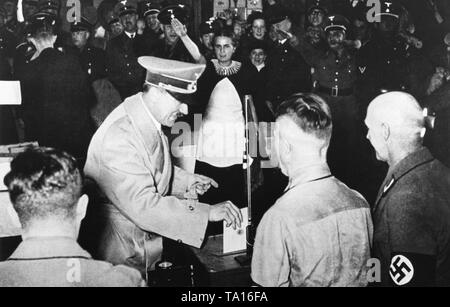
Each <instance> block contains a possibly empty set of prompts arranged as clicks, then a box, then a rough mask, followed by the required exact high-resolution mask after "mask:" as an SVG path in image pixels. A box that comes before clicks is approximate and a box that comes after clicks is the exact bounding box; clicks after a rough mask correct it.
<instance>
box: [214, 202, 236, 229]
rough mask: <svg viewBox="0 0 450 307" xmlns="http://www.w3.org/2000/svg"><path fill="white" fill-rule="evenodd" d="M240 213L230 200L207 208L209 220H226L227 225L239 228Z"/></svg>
mask: <svg viewBox="0 0 450 307" xmlns="http://www.w3.org/2000/svg"><path fill="white" fill-rule="evenodd" d="M242 220H243V217H242V213H241V210H239V209H238V208H237V207H236V206H235V205H233V203H232V202H231V201H226V202H223V203H220V204H217V205H212V206H211V208H210V210H209V221H210V222H220V221H226V223H227V224H226V225H227V227H230V226H232V227H233V229H235V230H236V229H238V228H241V224H242Z"/></svg>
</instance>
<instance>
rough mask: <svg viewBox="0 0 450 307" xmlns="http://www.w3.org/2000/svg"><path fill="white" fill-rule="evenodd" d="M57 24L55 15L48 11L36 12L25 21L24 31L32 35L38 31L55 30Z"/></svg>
mask: <svg viewBox="0 0 450 307" xmlns="http://www.w3.org/2000/svg"><path fill="white" fill-rule="evenodd" d="M56 26H57V17H56V16H55V15H54V14H51V13H48V12H38V13H35V14H33V15H31V16H30V18H29V20H28V21H27V22H26V23H25V33H26V35H27V36H33V35H35V34H36V33H37V32H39V31H48V32H52V33H54V32H55V29H56Z"/></svg>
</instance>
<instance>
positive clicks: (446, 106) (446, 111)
mask: <svg viewBox="0 0 450 307" xmlns="http://www.w3.org/2000/svg"><path fill="white" fill-rule="evenodd" d="M421 103H422V105H423V106H424V107H428V108H429V109H430V111H431V112H435V113H436V123H435V127H434V129H432V130H431V129H429V130H428V132H427V135H426V138H425V141H426V144H427V146H428V148H430V150H431V152H432V153H433V155H434V156H435V157H436V158H437V159H438V160H440V161H441V162H442V163H444V164H445V165H446V166H447V167H450V137H449V136H450V82H447V83H445V84H444V85H443V86H442V87H441V88H440V89H438V90H437V91H435V92H434V93H432V94H431V95H429V96H427V97H425V98H424V99H423V100H422V101H421Z"/></svg>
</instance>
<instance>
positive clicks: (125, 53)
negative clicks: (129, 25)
mask: <svg viewBox="0 0 450 307" xmlns="http://www.w3.org/2000/svg"><path fill="white" fill-rule="evenodd" d="M138 42H139V38H138V37H136V38H135V39H134V40H132V39H130V38H129V37H128V36H127V35H126V34H125V32H124V33H122V34H120V35H119V36H117V37H115V38H113V39H112V40H111V41H110V42H109V43H108V46H107V47H106V57H107V67H108V79H109V80H110V81H111V83H112V84H113V85H114V86H115V87H116V88H117V90H118V91H119V93H120V96H121V97H122V99H125V98H127V97H130V96H132V95H134V94H137V93H138V92H140V91H141V90H142V85H143V84H144V77H145V69H144V68H143V67H141V66H140V65H139V63H138V62H137V57H138V55H139V50H137V49H138V48H137V45H138Z"/></svg>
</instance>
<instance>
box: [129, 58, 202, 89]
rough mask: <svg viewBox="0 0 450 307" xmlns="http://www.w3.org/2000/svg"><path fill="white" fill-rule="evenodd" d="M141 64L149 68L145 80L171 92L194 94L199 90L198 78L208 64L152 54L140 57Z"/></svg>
mask: <svg viewBox="0 0 450 307" xmlns="http://www.w3.org/2000/svg"><path fill="white" fill-rule="evenodd" d="M138 62H139V64H140V65H141V66H142V67H144V68H145V69H146V70H147V76H146V79H145V82H146V83H147V84H150V85H153V86H157V87H159V88H162V89H165V90H167V91H169V92H174V93H180V94H193V93H195V92H196V91H197V80H198V79H199V78H200V76H201V75H202V74H203V72H204V71H205V68H206V65H204V64H192V63H186V62H180V61H174V60H166V59H161V58H156V57H152V56H144V57H140V58H138Z"/></svg>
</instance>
